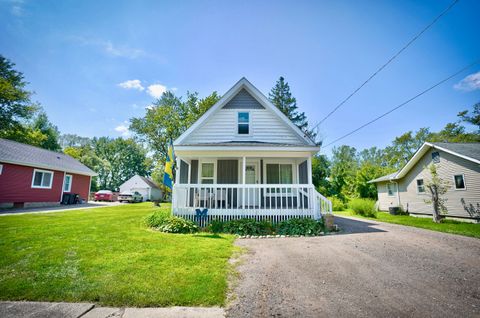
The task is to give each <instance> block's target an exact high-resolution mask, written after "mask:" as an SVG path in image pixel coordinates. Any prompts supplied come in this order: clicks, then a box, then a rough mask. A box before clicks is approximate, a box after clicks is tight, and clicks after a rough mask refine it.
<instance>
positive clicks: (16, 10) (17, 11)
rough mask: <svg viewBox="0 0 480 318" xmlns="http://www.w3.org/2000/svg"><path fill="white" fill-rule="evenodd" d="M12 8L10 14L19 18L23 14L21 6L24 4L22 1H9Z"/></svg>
mask: <svg viewBox="0 0 480 318" xmlns="http://www.w3.org/2000/svg"><path fill="white" fill-rule="evenodd" d="M10 3H11V4H12V7H11V9H10V12H11V13H12V14H13V15H14V16H16V17H21V16H23V15H24V14H25V10H24V9H23V5H24V4H25V3H24V1H23V0H10Z"/></svg>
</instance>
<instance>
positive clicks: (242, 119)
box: [237, 112, 250, 135]
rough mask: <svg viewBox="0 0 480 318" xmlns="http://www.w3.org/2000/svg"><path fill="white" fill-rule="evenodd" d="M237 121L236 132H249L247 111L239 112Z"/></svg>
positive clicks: (244, 133)
mask: <svg viewBox="0 0 480 318" xmlns="http://www.w3.org/2000/svg"><path fill="white" fill-rule="evenodd" d="M237 123H238V130H237V133H238V134H239V135H249V134H250V113H249V112H239V113H238V122H237Z"/></svg>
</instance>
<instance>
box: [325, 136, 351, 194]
mask: <svg viewBox="0 0 480 318" xmlns="http://www.w3.org/2000/svg"><path fill="white" fill-rule="evenodd" d="M357 170H358V156H357V150H356V149H355V148H354V147H350V146H347V145H342V146H340V147H335V148H333V150H332V164H331V176H330V184H331V187H332V195H335V196H337V197H339V198H340V199H342V200H343V201H345V200H346V198H347V197H350V196H352V195H353V194H354V192H355V182H354V181H355V176H356V173H357Z"/></svg>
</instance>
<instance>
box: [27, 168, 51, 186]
mask: <svg viewBox="0 0 480 318" xmlns="http://www.w3.org/2000/svg"><path fill="white" fill-rule="evenodd" d="M52 182H53V172H52V171H46V170H37V169H35V170H33V180H32V188H42V189H50V188H52Z"/></svg>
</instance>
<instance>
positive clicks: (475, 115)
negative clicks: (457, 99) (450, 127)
mask: <svg viewBox="0 0 480 318" xmlns="http://www.w3.org/2000/svg"><path fill="white" fill-rule="evenodd" d="M457 116H458V117H460V119H461V120H463V121H464V122H467V123H470V124H472V125H474V126H477V134H480V103H476V104H475V105H473V110H472V114H471V115H469V112H468V110H464V111H462V112H460V113H458V115H457Z"/></svg>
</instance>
